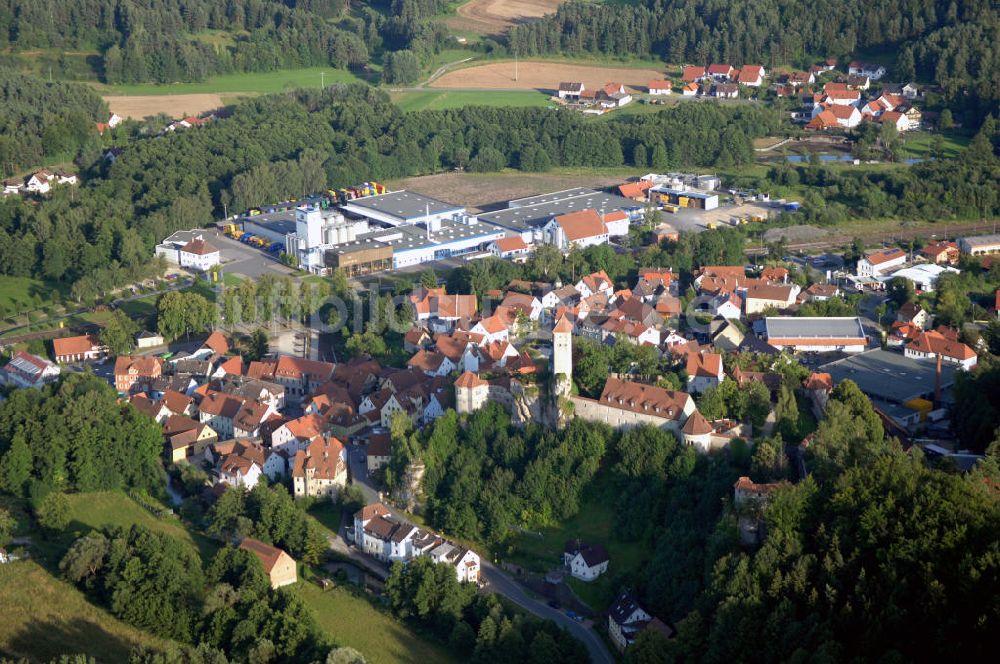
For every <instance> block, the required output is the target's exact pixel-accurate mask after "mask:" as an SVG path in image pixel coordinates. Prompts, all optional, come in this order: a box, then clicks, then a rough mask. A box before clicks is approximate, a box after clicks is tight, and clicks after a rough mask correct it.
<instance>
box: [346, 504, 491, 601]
mask: <svg viewBox="0 0 1000 664" xmlns="http://www.w3.org/2000/svg"><path fill="white" fill-rule="evenodd" d="M349 537H352V538H353V540H354V544H355V546H357V547H358V548H359V549H361V550H362V551H363V552H364V553H365V554H367V555H369V556H372V557H373V558H376V559H377V560H381V561H383V562H397V561H398V562H406V561H408V560H412V559H414V558H418V557H421V556H427V557H429V558H430V559H431V560H433V561H434V562H436V563H445V564H448V565H449V566H451V567H452V568H453V569H454V570H455V576H456V578H457V579H458V581H459V582H460V583H478V582H479V571H480V560H479V556H478V555H477V554H476V553H475V552H474V551H471V550H470V549H466V548H465V547H461V546H458V545H456V544H454V543H452V542H449V541H448V540H446V539H444V538H442V537H440V536H439V535H437V534H436V533H433V532H431V531H428V530H424V529H422V528H417V527H416V526H414V525H412V524H410V523H407V522H405V521H402V520H400V519H398V518H396V517H395V516H393V515H392V514H391V513H390V512H389V510H388V509H387V508H386V507H385V505H382V504H381V503H374V504H371V505H366V506H365V507H363V508H361V509H360V510H358V511H357V512H356V513H355V514H354V528H353V529H351V530H349Z"/></svg>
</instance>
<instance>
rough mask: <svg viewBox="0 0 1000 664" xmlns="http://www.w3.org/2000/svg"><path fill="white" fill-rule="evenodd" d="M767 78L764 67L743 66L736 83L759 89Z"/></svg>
mask: <svg viewBox="0 0 1000 664" xmlns="http://www.w3.org/2000/svg"><path fill="white" fill-rule="evenodd" d="M765 76H767V72H766V71H765V70H764V67H763V65H743V68H742V69H740V74H739V76H738V77H737V78H736V82H737V83H739V84H740V85H746V86H748V87H751V88H758V87H760V86H761V85H763V84H764V77H765Z"/></svg>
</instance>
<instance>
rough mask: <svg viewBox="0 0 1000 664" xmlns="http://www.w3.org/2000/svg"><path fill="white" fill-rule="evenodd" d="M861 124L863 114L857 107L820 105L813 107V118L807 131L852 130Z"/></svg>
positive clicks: (808, 124) (807, 124)
mask: <svg viewBox="0 0 1000 664" xmlns="http://www.w3.org/2000/svg"><path fill="white" fill-rule="evenodd" d="M859 124H861V112H860V111H858V109H857V107H855V106H847V105H838V104H829V103H827V104H820V105H818V106H815V107H813V118H812V120H810V121H809V122H808V123H806V126H805V128H806V129H814V130H829V129H837V128H845V129H851V128H853V127H857V126H858V125H859Z"/></svg>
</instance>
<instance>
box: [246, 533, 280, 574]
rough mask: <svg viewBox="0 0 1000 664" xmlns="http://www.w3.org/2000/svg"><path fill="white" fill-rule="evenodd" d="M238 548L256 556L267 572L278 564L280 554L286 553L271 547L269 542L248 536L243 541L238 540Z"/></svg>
mask: <svg viewBox="0 0 1000 664" xmlns="http://www.w3.org/2000/svg"><path fill="white" fill-rule="evenodd" d="M240 548H241V549H243V550H244V551H249V552H250V553H252V554H253V555H255V556H257V558H258V559H259V560H260V562H261V564H262V565H263V566H264V571H265V572H267V573H268V574H270V573H271V570H273V569H274V566H275V565H277V564H278V561H279V560H281V556H282V555H285V556H287V555H288V554H287V553H286V552H284V551H282V550H281V549H279V548H277V547H273V546H271V545H270V544H264V543H263V542H261V541H260V540H256V539H252V538H250V537H244V538H243V541H242V542H240ZM289 557H291V556H289Z"/></svg>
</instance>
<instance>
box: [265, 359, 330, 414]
mask: <svg viewBox="0 0 1000 664" xmlns="http://www.w3.org/2000/svg"><path fill="white" fill-rule="evenodd" d="M333 370H334V365H333V364H332V363H330V362H321V361H319V360H307V359H305V358H301V357H292V356H290V355H281V356H280V357H278V363H277V365H276V366H275V368H274V380H275V381H276V382H277V383H278V384H280V385H283V386H284V387H285V399H286V401H288V402H290V403H299V402H301V401H302V399H303V398H305V397H306V396H307V395H309V394H312V393H313V392H315V391H316V389H317V388H318V387H319V386H320V385H322V384H324V383H326V382H327V381H328V380H330V377H331V376H332V375H333Z"/></svg>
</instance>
